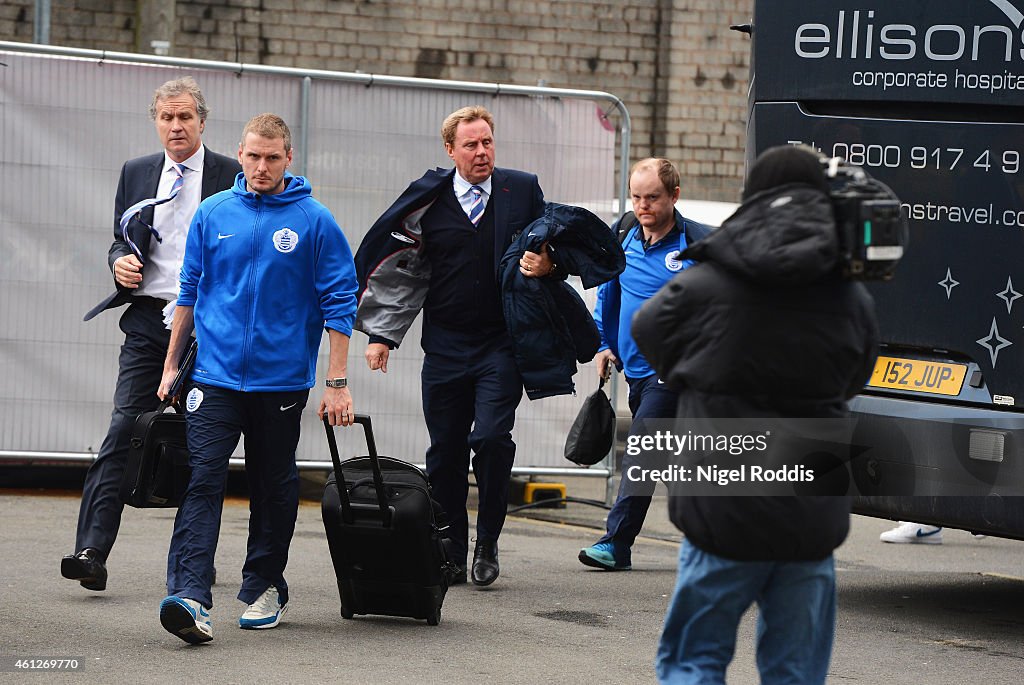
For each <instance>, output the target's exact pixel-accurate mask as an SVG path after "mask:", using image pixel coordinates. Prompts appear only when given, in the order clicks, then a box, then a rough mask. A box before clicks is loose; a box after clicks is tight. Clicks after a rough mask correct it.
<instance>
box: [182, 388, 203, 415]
mask: <svg viewBox="0 0 1024 685" xmlns="http://www.w3.org/2000/svg"><path fill="white" fill-rule="evenodd" d="M202 403H203V391H202V390H200V389H199V388H192V389H191V390H189V393H188V395H187V396H186V397H185V409H186V411H188V412H189V413H192V412H194V411H195V410H196V409H199V405H201V404H202Z"/></svg>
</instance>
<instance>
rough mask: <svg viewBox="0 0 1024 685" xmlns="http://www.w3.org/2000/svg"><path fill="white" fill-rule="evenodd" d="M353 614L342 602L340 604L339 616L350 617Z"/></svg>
mask: <svg viewBox="0 0 1024 685" xmlns="http://www.w3.org/2000/svg"><path fill="white" fill-rule="evenodd" d="M353 616H355V614H353V613H352V611H351V610H349V609H346V608H345V605H344V604H342V605H341V617H342V618H344V619H350V618H352V617H353Z"/></svg>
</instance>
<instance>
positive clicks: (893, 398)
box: [745, 0, 1024, 539]
mask: <svg viewBox="0 0 1024 685" xmlns="http://www.w3.org/2000/svg"><path fill="white" fill-rule="evenodd" d="M745 28H746V27H745ZM749 30H750V34H751V39H752V57H751V82H750V93H749V119H748V142H747V161H748V165H749V162H750V161H751V160H752V159H753V158H754V157H755V156H756V155H757V154H758V153H760V152H761V151H763V150H764V149H766V148H768V147H771V146H774V145H780V144H785V143H803V144H807V145H810V146H812V147H814V148H817V149H818V150H820V151H821V152H822V153H823V154H825V155H827V156H838V157H842V158H844V159H846V160H847V161H848V162H850V163H852V164H856V165H859V166H861V167H863V168H864V169H865V170H866V171H867V172H868V173H869V174H870V175H872V176H873V177H875V178H876V179H878V180H880V181H882V182H883V183H885V184H887V185H888V186H890V187H891V188H892V189H893V190H894V191H895V193H896V195H898V196H899V198H900V201H901V205H902V211H903V212H904V215H905V216H906V217H907V219H908V221H909V227H910V236H909V238H910V239H909V244H908V246H907V249H906V252H905V255H904V257H903V260H902V262H901V263H900V265H899V267H898V269H897V272H896V276H895V277H894V278H893V279H892V280H890V281H886V282H872V283H869V284H868V286H869V288H870V290H871V292H872V295H873V296H874V298H875V302H876V305H877V312H878V318H879V325H880V327H881V332H882V340H883V345H882V349H881V352H880V355H879V357H878V360H877V362H876V366H875V369H874V373H873V375H872V377H871V380H870V381H869V383H868V385H867V387H865V389H864V391H863V393H862V394H861V395H859V396H858V397H857V398H855V399H854V401H853V402H852V403H851V408H852V410H853V411H854V415H855V417H856V418H857V421H856V426H857V427H856V431H855V434H854V438H855V439H854V445H855V448H854V453H853V456H852V458H851V461H850V465H851V471H852V481H853V483H854V484H855V492H856V496H855V498H854V510H855V511H856V512H858V513H862V514H867V515H871V516H878V517H883V518H892V519H902V520H907V521H915V522H920V523H928V524H933V525H938V526H949V527H953V528H962V529H965V530H970V531H973V532H976V533H987V534H990V535H998V536H1003V537H1010V538H1018V539H1024V197H1022V193H1024V123H1022V122H1024V0H974V1H972V2H964V1H963V0H904V1H903V2H888V1H884V0H866V1H865V0H860V1H858V2H853V1H852V0H816V1H815V2H807V1H806V0H770V1H769V0H760V1H759V2H756V3H755V8H754V18H753V24H752V26H750V27H749Z"/></svg>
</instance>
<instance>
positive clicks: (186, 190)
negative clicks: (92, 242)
mask: <svg viewBox="0 0 1024 685" xmlns="http://www.w3.org/2000/svg"><path fill="white" fill-rule="evenodd" d="M205 159H206V148H205V147H203V146H202V145H200V146H199V149H198V150H196V151H195V154H193V155H192V156H191V157H189V158H188V159H186V160H185V161H184V162H182V164H183V165H184V166H185V172H184V174H183V175H182V186H181V190H179V191H178V194H177V195H176V196H175V197H174V199H173V200H171V201H170V202H165V203H164V204H162V205H157V206H156V207H154V208H153V228H155V229H156V231H157V233H159V234H160V238H161V239H162V242H158V241H157V239H156V236H154V235H151V236H150V239H149V260H148V261H147V262H146V264H144V265H143V267H142V284H141V285H140V286H139V289H138V290H136V291H135V294H136V295H149V296H150V297H156V298H158V299H161V300H171V301H173V300H176V299H178V277H179V276H180V274H181V261H182V259H183V258H184V256H185V237H186V236H187V235H188V227H189V226H190V225H191V224H192V217H193V216H194V215H195V213H196V210H197V209H198V208H199V202H200V200H201V199H202V193H203V162H204V161H205ZM174 165H175V162H174V160H172V159H171V158H170V157H168V156H167V153H166V152H165V153H164V170H163V173H161V174H160V185H159V186H158V187H157V189H156V197H167V196H168V195H170V194H171V186H172V185H174V180H175V178H177V176H178V175H177V174H176V173H175V171H174Z"/></svg>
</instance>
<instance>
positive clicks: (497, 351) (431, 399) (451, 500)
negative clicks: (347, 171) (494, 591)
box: [356, 107, 555, 585]
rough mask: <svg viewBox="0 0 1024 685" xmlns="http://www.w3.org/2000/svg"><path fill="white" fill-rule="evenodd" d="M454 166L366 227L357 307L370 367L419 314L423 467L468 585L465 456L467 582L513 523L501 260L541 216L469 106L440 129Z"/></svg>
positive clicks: (529, 188)
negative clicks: (472, 524) (471, 499)
mask: <svg viewBox="0 0 1024 685" xmlns="http://www.w3.org/2000/svg"><path fill="white" fill-rule="evenodd" d="M441 138H442V140H443V141H444V147H445V151H446V152H447V153H448V156H449V157H451V158H452V161H453V162H454V163H455V168H454V169H447V170H444V169H436V170H433V171H428V172H427V173H426V174H424V175H423V177H422V178H420V179H419V180H417V181H414V182H413V183H412V184H411V185H410V186H409V187H408V188H407V189H406V191H405V192H404V193H403V194H402V195H401V197H399V198H398V200H397V201H396V202H395V203H394V204H393V205H392V206H391V208H390V209H388V210H387V211H386V212H385V213H384V214H383V215H382V216H381V217H380V218H379V219H378V220H377V222H376V223H375V224H374V225H373V227H371V228H370V230H369V232H368V233H367V235H366V238H365V239H364V240H363V242H362V244H361V245H360V248H359V251H358V253H357V254H356V270H357V273H358V276H359V287H360V293H359V295H360V303H359V311H358V314H357V317H356V328H358V329H359V330H361V331H363V332H364V333H366V334H367V335H369V336H370V344H369V345H368V346H367V348H366V362H367V364H368V365H369V367H370V369H371V370H380V371H382V372H385V373H386V372H387V364H388V354H389V352H390V350H392V349H394V348H396V347H397V346H398V345H399V344H401V342H402V338H403V336H404V335H405V332H406V331H407V330H408V328H409V326H410V325H411V324H412V322H413V319H415V317H416V315H417V313H418V312H419V310H420V309H423V337H422V341H421V344H422V347H423V351H424V353H425V356H424V360H423V371H422V377H421V381H422V392H423V414H424V418H425V420H426V424H427V431H428V433H429V434H430V447H429V448H428V449H427V455H426V462H427V473H428V475H429V477H430V483H431V487H432V490H433V495H434V497H435V499H436V500H437V501H438V503H439V504H440V505H441V506H442V507H443V508H444V510H445V512H446V513H447V514H448V517H449V521H450V531H449V535H450V543H451V546H450V547H449V552H450V556H451V561H452V562H454V563H455V564H456V565H457V566H458V567H459V570H458V572H457V573H456V574H455V576H454V578H453V580H452V582H453V583H464V582H466V578H467V572H466V558H467V556H468V551H469V542H468V537H469V532H468V529H469V522H468V516H467V513H466V497H467V495H468V494H469V481H468V477H469V463H470V450H471V449H472V451H473V454H474V457H473V472H474V474H475V476H476V482H477V488H478V490H479V496H480V505H479V512H478V515H477V521H476V547H475V550H474V553H473V567H472V574H471V577H472V579H473V583H474V584H475V585H490V584H491V583H493V582H494V580H495V579H496V578H497V577H498V544H497V543H498V536H499V534H500V533H501V528H502V525H503V524H504V522H505V510H506V507H507V504H508V483H509V477H510V475H511V472H512V462H513V460H514V459H515V449H516V446H515V443H514V442H513V441H512V426H513V424H514V422H515V410H516V407H517V406H518V405H519V401H520V399H522V394H523V381H522V378H521V376H520V375H519V371H518V369H517V368H516V362H515V358H514V356H513V351H512V340H511V337H510V336H509V333H508V330H507V329H506V326H505V320H504V315H503V313H502V306H501V293H500V290H499V285H498V277H497V270H498V262H499V261H500V259H501V257H502V255H503V254H504V253H505V250H506V249H507V248H508V247H509V245H511V244H512V241H513V239H514V238H515V237H517V236H518V234H519V233H521V232H522V230H523V229H524V228H526V227H527V226H528V225H529V224H530V223H531V222H533V221H534V220H535V219H537V218H539V217H540V216H541V215H542V214H543V212H544V193H543V191H541V188H540V184H539V183H538V181H537V177H536V176H535V175H534V174H528V173H524V172H522V171H515V170H512V169H500V168H495V166H494V120H493V118H492V117H491V114H490V112H488V111H487V110H486V109H484V108H483V107H464V108H462V109H460V110H458V111H456V112H453V113H452V114H450V115H449V116H448V117H447V118H446V119H445V121H444V124H443V125H442V127H441ZM519 268H520V270H521V272H522V273H523V275H524V276H527V277H548V276H551V274H552V273H553V272H554V271H555V265H554V263H553V261H552V259H551V256H550V254H549V253H548V251H547V250H546V249H545V250H544V251H543V252H542V253H539V254H538V253H534V252H525V253H524V254H523V256H522V258H521V259H520V262H519Z"/></svg>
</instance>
